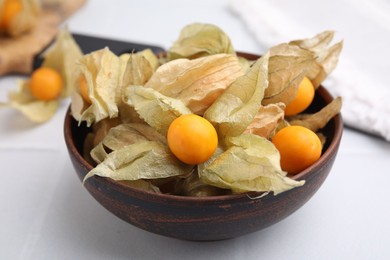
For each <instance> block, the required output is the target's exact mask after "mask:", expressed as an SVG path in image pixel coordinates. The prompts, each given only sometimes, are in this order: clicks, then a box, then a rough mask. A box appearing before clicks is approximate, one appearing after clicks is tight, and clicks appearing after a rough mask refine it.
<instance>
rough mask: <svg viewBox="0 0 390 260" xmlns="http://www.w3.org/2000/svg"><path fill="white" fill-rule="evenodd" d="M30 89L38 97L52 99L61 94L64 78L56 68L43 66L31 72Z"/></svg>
mask: <svg viewBox="0 0 390 260" xmlns="http://www.w3.org/2000/svg"><path fill="white" fill-rule="evenodd" d="M29 86H30V91H31V95H33V96H34V97H35V98H36V99H39V100H43V101H50V100H54V99H56V98H58V97H59V96H60V95H61V92H62V89H63V87H64V82H63V79H62V77H61V75H60V73H58V72H57V71H56V70H54V69H51V68H47V67H41V68H39V69H37V70H35V71H34V72H33V73H32V74H31V79H30V83H29Z"/></svg>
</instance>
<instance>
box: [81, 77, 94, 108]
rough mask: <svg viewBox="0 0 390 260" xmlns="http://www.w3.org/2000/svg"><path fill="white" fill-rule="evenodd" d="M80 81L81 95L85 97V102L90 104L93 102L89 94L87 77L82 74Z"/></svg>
mask: <svg viewBox="0 0 390 260" xmlns="http://www.w3.org/2000/svg"><path fill="white" fill-rule="evenodd" d="M79 83H80V85H79V86H80V95H81V96H82V97H83V99H84V100H85V102H87V103H88V104H92V101H91V99H90V98H89V95H88V85H87V80H86V79H85V77H84V76H83V75H81V77H80V81H79Z"/></svg>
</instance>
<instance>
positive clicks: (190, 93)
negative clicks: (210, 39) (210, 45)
mask: <svg viewBox="0 0 390 260" xmlns="http://www.w3.org/2000/svg"><path fill="white" fill-rule="evenodd" d="M243 74H244V72H243V69H242V66H241V65H240V62H239V59H238V58H237V56H235V55H232V54H215V55H211V56H207V57H203V58H198V59H194V60H188V59H178V60H174V61H171V62H168V63H165V64H163V65H161V66H160V67H159V68H158V69H157V71H156V72H155V73H154V74H153V76H152V77H151V79H150V80H149V81H148V82H147V83H146V84H145V87H148V88H153V89H155V90H157V91H159V92H160V93H161V94H163V95H166V96H168V97H172V98H177V99H179V100H181V101H183V103H184V104H185V105H186V106H187V107H188V108H189V109H190V110H191V111H192V112H193V113H195V114H199V115H202V114H203V113H204V111H205V110H206V109H207V108H208V107H209V106H210V105H211V104H212V103H213V102H214V101H215V100H216V99H217V98H218V96H219V95H221V93H222V92H223V91H224V90H225V89H226V88H227V87H228V86H229V85H230V84H231V83H232V82H233V81H234V80H235V79H237V78H238V77H240V76H242V75H243Z"/></svg>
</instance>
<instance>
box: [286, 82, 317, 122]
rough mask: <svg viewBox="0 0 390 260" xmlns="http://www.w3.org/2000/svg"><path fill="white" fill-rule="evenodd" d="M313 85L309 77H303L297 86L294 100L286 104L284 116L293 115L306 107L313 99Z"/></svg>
mask: <svg viewBox="0 0 390 260" xmlns="http://www.w3.org/2000/svg"><path fill="white" fill-rule="evenodd" d="M314 93H315V90H314V86H313V84H312V83H311V81H310V79H309V78H307V77H304V78H303V80H302V81H301V83H300V84H299V87H298V92H297V94H296V96H295V98H294V100H293V101H292V102H291V103H289V104H288V105H287V106H286V109H285V110H284V113H285V115H286V116H293V115H296V114H299V113H301V112H303V111H304V110H305V109H306V108H308V107H309V106H310V104H311V102H312V101H313V99H314Z"/></svg>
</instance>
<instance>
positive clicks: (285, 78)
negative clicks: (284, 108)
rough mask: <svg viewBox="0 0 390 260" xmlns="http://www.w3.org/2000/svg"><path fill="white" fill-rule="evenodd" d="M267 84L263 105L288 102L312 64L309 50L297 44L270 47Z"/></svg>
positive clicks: (312, 57) (292, 97)
mask: <svg viewBox="0 0 390 260" xmlns="http://www.w3.org/2000/svg"><path fill="white" fill-rule="evenodd" d="M270 53H271V56H270V58H269V66H268V70H269V72H268V73H269V74H268V77H269V86H268V88H267V89H266V90H265V94H264V99H263V102H262V103H263V105H268V104H272V103H278V102H283V103H284V104H286V105H287V104H289V103H290V102H291V101H292V100H293V99H294V97H295V95H296V92H297V90H298V86H299V83H300V82H301V81H302V79H303V77H304V76H305V75H306V74H307V71H309V70H310V69H311V68H312V67H313V66H314V65H313V64H314V58H315V57H314V55H313V53H312V52H311V51H308V50H304V49H301V48H299V47H298V46H291V45H288V44H285V43H284V44H280V45H277V46H275V47H272V48H271V49H270Z"/></svg>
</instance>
